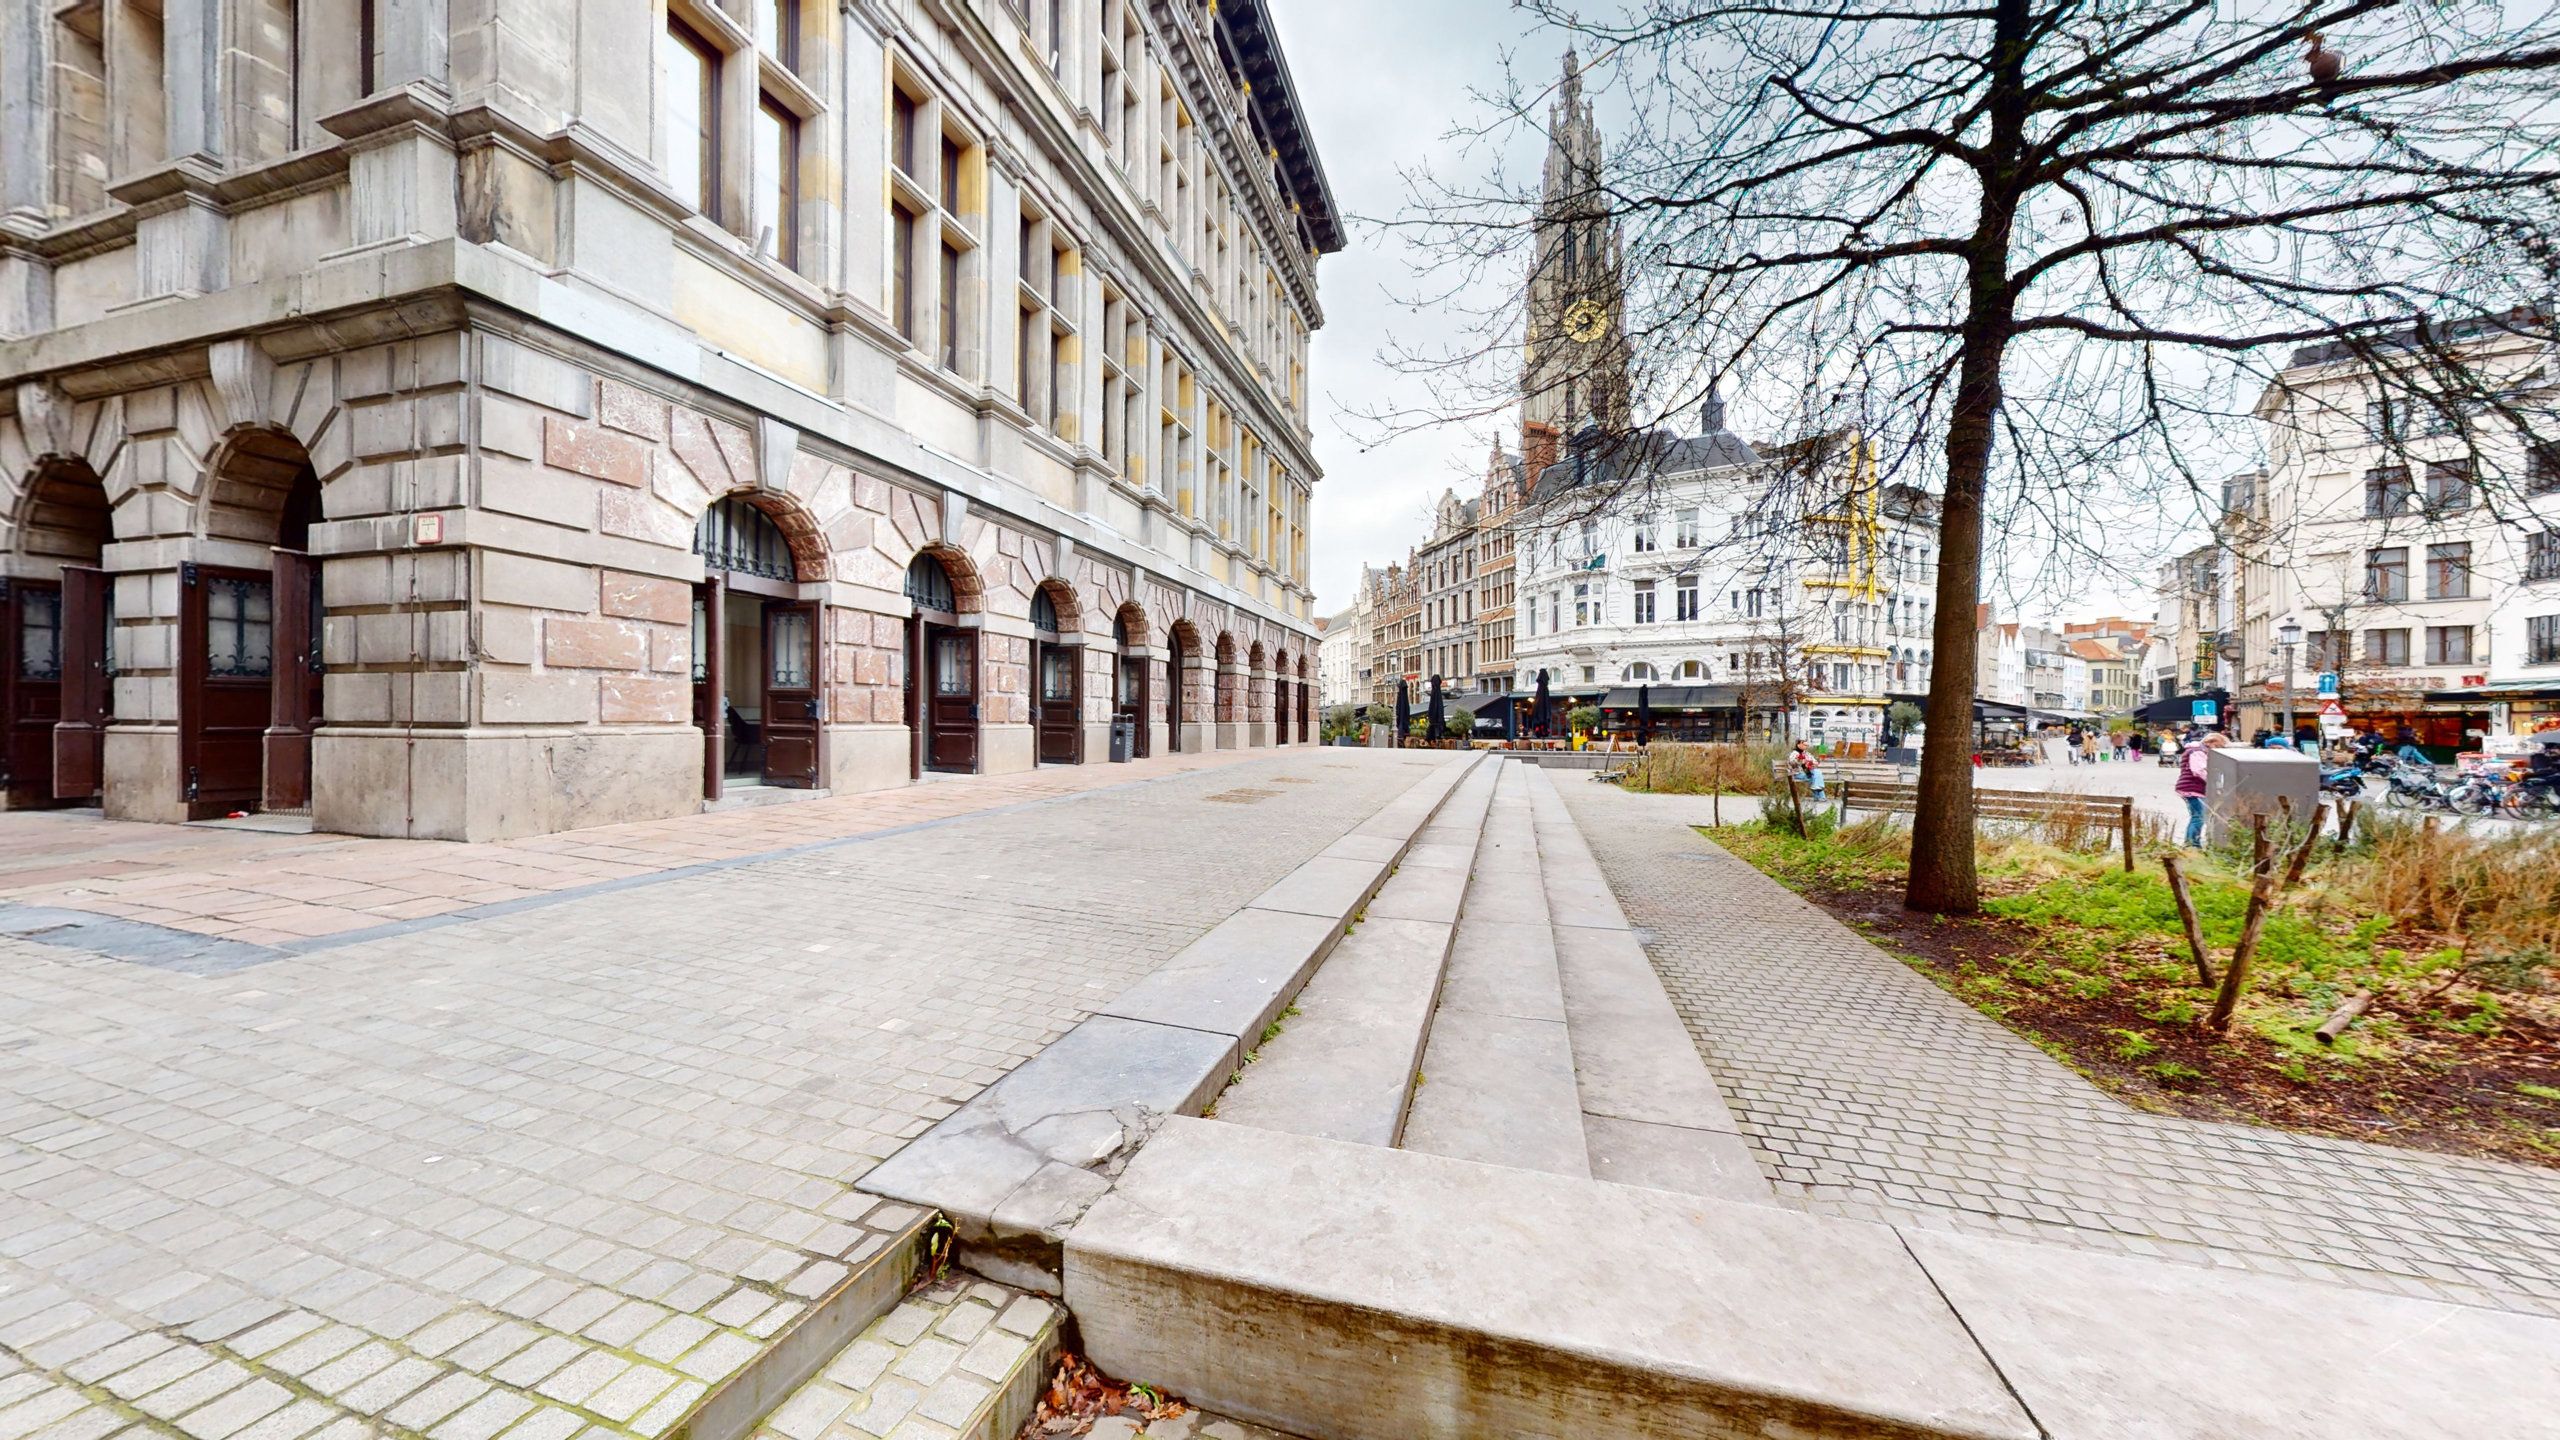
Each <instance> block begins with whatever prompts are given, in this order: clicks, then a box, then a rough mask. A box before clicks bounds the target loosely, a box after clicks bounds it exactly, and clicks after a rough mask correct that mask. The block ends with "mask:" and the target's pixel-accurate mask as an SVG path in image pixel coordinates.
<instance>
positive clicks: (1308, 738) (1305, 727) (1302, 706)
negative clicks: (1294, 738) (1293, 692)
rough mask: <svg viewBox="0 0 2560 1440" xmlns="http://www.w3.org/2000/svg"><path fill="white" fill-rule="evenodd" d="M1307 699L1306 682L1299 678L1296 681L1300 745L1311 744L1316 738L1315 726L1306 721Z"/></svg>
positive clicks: (1307, 717) (1307, 716)
mask: <svg viewBox="0 0 2560 1440" xmlns="http://www.w3.org/2000/svg"><path fill="white" fill-rule="evenodd" d="M1308 699H1309V696H1308V694H1307V682H1306V681H1304V680H1301V681H1299V682H1298V743H1299V744H1301V745H1312V744H1314V743H1315V739H1316V735H1315V726H1313V725H1311V724H1309V723H1308V720H1309V718H1310V716H1309V714H1308V711H1309V708H1310V707H1309V705H1308Z"/></svg>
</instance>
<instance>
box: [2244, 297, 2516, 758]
mask: <svg viewBox="0 0 2560 1440" xmlns="http://www.w3.org/2000/svg"><path fill="white" fill-rule="evenodd" d="M2468 329H2469V333H2468V334H2467V335H2460V336H2458V338H2459V339H2460V340H2461V341H2462V342H2464V343H2467V345H2468V346H2469V349H2470V357H2469V361H2470V363H2471V364H2473V365H2475V366H2478V367H2480V368H2481V369H2482V370H2483V371H2485V372H2486V373H2488V374H2490V375H2492V376H2496V377H2499V380H2498V383H2499V384H2500V385H2501V386H2502V387H2503V394H2502V402H2503V403H2506V404H2510V405H2514V406H2517V407H2518V408H2520V409H2526V410H2535V411H2547V409H2548V407H2549V406H2550V405H2551V403H2552V399H2553V395H2554V383H2553V382H2554V379H2555V376H2554V370H2553V363H2552V361H2551V360H2550V359H2549V357H2547V356H2546V355H2545V354H2544V352H2543V347H2542V346H2541V345H2540V344H2539V342H2537V341H2535V340H2533V339H2531V338H2529V337H2527V336H2523V335H2519V334H2516V333H2514V332H2513V331H2512V330H2510V329H2508V328H2507V327H2506V326H2505V325H2504V324H2502V323H2501V322H2498V321H2495V320H2490V321H2482V322H2475V323H2474V324H2473V325H2472V326H2470V327H2468ZM2258 416H2259V420H2260V422H2261V424H2262V426H2263V429H2264V433H2265V436H2266V447H2267V456H2268V468H2267V472H2266V476H2265V478H2264V479H2263V481H2260V482H2259V483H2258V484H2257V485H2256V486H2254V487H2251V486H2246V485H2243V486H2239V487H2237V488H2235V490H2234V492H2233V493H2232V494H2231V495H2230V496H2228V497H2227V499H2226V505H2225V510H2226V516H2225V532H2226V534H2225V540H2226V543H2227V544H2228V545H2229V546H2230V547H2231V548H2232V549H2233V550H2234V551H2236V552H2238V554H2239V555H2240V557H2241V560H2242V565H2241V584H2240V590H2241V597H2242V598H2241V602H2240V607H2239V608H2240V611H2241V614H2240V617H2239V630H2240V634H2239V650H2240V655H2241V661H2240V664H2239V666H2238V667H2237V673H2236V674H2235V675H2234V677H2233V685H2232V688H2233V690H2234V693H2235V697H2236V698H2237V699H2238V702H2239V708H2240V709H2241V711H2242V714H2243V717H2244V723H2246V724H2249V725H2251V726H2256V725H2261V724H2271V723H2276V722H2277V718H2278V717H2279V715H2280V713H2281V704H2282V691H2283V682H2284V676H2285V658H2286V657H2285V655H2284V653H2283V651H2282V649H2281V648H2280V647H2279V645H2278V643H2277V641H2278V635H2279V631H2280V629H2281V627H2282V626H2283V625H2284V624H2285V623H2286V622H2287V621H2291V622H2292V623H2294V624H2297V625H2299V626H2301V628H2302V630H2303V632H2304V639H2303V642H2302V644H2301V645H2300V646H2299V647H2298V649H2297V650H2296V652H2295V654H2294V656H2293V660H2294V683H2295V686H2296V692H2295V703H2296V707H2297V710H2296V713H2297V717H2298V718H2299V716H2300V715H2301V714H2302V713H2304V712H2306V711H2307V710H2308V709H2309V708H2310V706H2311V704H2312V703H2313V702H2312V701H2311V699H2310V698H2309V697H2310V692H2311V691H2312V690H2313V688H2314V686H2315V685H2316V678H2315V677H2316V676H2317V675H2318V674H2319V673H2320V672H2322V671H2334V672H2336V673H2338V675H2339V676H2340V681H2341V689H2342V691H2343V692H2344V703H2345V708H2346V710H2347V711H2348V714H2349V718H2350V720H2351V721H2360V722H2363V723H2368V724H2371V725H2375V726H2379V727H2396V726H2397V725H2399V724H2404V723H2405V724H2409V725H2411V726H2413V727H2414V728H2415V729H2416V730H2417V731H2418V732H2419V733H2420V736H2421V739H2422V740H2423V741H2424V743H2426V744H2428V745H2429V746H2431V747H2435V748H2438V749H2442V750H2447V751H2450V750H2453V749H2461V748H2469V747H2470V745H2471V744H2472V743H2475V742H2476V741H2477V740H2478V739H2479V738H2480V737H2481V736H2483V735H2484V734H2490V733H2502V732H2506V731H2509V730H2511V729H2531V728H2534V727H2535V725H2537V724H2538V723H2539V722H2540V721H2541V720H2542V719H2543V718H2544V717H2546V716H2551V717H2554V718H2560V455H2554V454H2553V453H2551V452H2549V451H2543V452H2540V453H2536V452H2534V451H2533V449H2532V447H2529V446H2528V445H2526V444H2525V443H2524V442H2523V440H2522V438H2521V437H2519V436H2517V435H2516V434H2514V433H2513V431H2512V429H2511V428H2509V427H2506V426H2504V425H2501V424H2499V423H2497V422H2496V421H2494V420H2491V421H2488V422H2486V423H2481V422H2478V421H2473V422H2471V423H2468V424H2465V425H2460V426H2457V425H2455V424H2452V423H2449V422H2448V421H2447V419H2446V418H2445V417H2444V416H2442V415H2440V414H2438V413H2436V412H2435V411H2434V410H2433V408H2432V407H2430V406H2428V405H2426V404H2424V403H2419V402H2413V401H2412V400H2411V399H2410V398H2409V397H2407V396H2406V395H2401V394H2394V395H2392V396H2390V397H2389V398H2387V399H2386V398H2385V396H2384V395H2383V393H2382V387H2380V386H2379V385H2377V383H2376V380H2375V377H2374V374H2373V372H2372V370H2371V369H2370V368H2368V366H2367V365H2366V364H2365V363H2364V362H2362V361H2359V360H2358V359H2356V358H2355V357H2354V356H2352V355H2350V354H2348V353H2347V352H2345V351H2344V350H2343V348H2342V347H2336V346H2322V347H2314V348H2312V349H2308V350H2305V351H2302V352H2299V353H2297V354H2296V355H2295V356H2294V357H2293V363H2292V364H2291V365H2290V366H2289V367H2288V368H2287V369H2286V370H2285V371H2284V372H2283V373H2282V374H2281V375H2279V376H2278V377H2277V379H2276V381H2275V383H2274V384H2273V385H2271V386H2270V387H2269V388H2268V390H2267V392H2266V394H2265V395H2264V396H2263V397H2262V398H2261V400H2260V402H2259V406H2258ZM2464 430H2468V431H2470V432H2471V433H2469V434H2464V433H2461V432H2462V431H2464ZM2536 691H2548V692H2549V694H2548V695H2543V694H2537V693H2534V692H2536Z"/></svg>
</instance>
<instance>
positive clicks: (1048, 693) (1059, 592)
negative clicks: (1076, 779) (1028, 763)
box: [1031, 580, 1084, 765]
mask: <svg viewBox="0 0 2560 1440" xmlns="http://www.w3.org/2000/svg"><path fill="white" fill-rule="evenodd" d="M1061 600H1063V601H1065V602H1066V613H1067V614H1068V615H1070V616H1072V615H1074V614H1075V613H1076V600H1075V595H1074V594H1073V592H1071V591H1069V590H1068V589H1067V587H1066V585H1065V584H1064V583H1063V582H1061V581H1056V580H1051V581H1048V582H1047V583H1045V584H1043V585H1042V586H1041V587H1040V588H1039V589H1037V590H1034V591H1032V592H1031V675H1032V690H1031V732H1032V746H1033V749H1032V760H1033V763H1035V764H1040V765H1079V764H1082V763H1083V762H1084V646H1083V644H1082V641H1083V639H1084V630H1083V627H1082V626H1081V625H1069V624H1066V623H1063V622H1062V621H1061V619H1060V612H1059V602H1060V601H1061ZM1070 640H1073V641H1075V642H1077V643H1074V644H1070V643H1068V642H1069V641H1070Z"/></svg>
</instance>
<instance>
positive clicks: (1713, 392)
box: [1706, 381, 1724, 435]
mask: <svg viewBox="0 0 2560 1440" xmlns="http://www.w3.org/2000/svg"><path fill="white" fill-rule="evenodd" d="M1706 422H1707V432H1706V433H1708V434H1710V435H1721V434H1723V433H1724V391H1723V390H1722V389H1720V388H1718V387H1717V385H1716V384H1715V382H1713V381H1709V382H1707V408H1706Z"/></svg>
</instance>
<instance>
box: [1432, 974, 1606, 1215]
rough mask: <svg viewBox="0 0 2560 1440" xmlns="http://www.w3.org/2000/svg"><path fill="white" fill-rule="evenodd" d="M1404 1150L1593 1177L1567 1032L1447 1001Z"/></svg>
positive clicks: (1435, 1020)
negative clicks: (1462, 1007) (1463, 1007)
mask: <svg viewBox="0 0 2560 1440" xmlns="http://www.w3.org/2000/svg"><path fill="white" fill-rule="evenodd" d="M1550 963H1552V962H1550ZM1398 1143H1399V1144H1401V1145H1403V1146H1404V1148H1405V1149H1407V1150H1421V1151H1427V1152H1429V1153H1431V1154H1433V1155H1448V1156H1453V1157H1455V1158H1457V1159H1461V1160H1481V1161H1483V1162H1485V1163H1486V1164H1489V1165H1509V1166H1513V1167H1515V1168H1518V1169H1521V1170H1542V1171H1545V1172H1546V1173H1548V1174H1551V1175H1581V1176H1588V1175H1589V1174H1590V1173H1591V1156H1590V1151H1589V1149H1588V1148H1587V1143H1588V1142H1587V1141H1586V1140H1585V1139H1584V1137H1583V1133H1582V1104H1581V1100H1580V1097H1579V1096H1578V1095H1577V1094H1576V1093H1575V1090H1574V1084H1573V1043H1572V1041H1571V1040H1569V1039H1568V1038H1567V1037H1566V1035H1565V1027H1564V1025H1563V1024H1562V1023H1561V1022H1559V1021H1554V1020H1525V1019H1520V1018H1517V1017H1515V1016H1509V1015H1490V1014H1485V1013H1483V1012H1480V1011H1474V1010H1461V1009H1455V1008H1452V1007H1451V1006H1450V1005H1449V1004H1448V1003H1447V1001H1446V999H1445V998H1444V999H1443V1001H1442V1004H1441V1006H1440V1009H1439V1012H1438V1013H1437V1014H1435V1015H1434V1016H1433V1017H1432V1019H1431V1039H1430V1043H1429V1044H1428V1045H1427V1046H1426V1047H1425V1048H1424V1050H1423V1052H1422V1078H1421V1080H1420V1082H1419V1083H1417V1084H1416V1085H1415V1086H1414V1091H1413V1104H1412V1105H1411V1107H1410V1108H1409V1110H1408V1111H1407V1113H1406V1115H1405V1122H1404V1136H1403V1138H1402V1140H1400V1141H1399V1142H1398Z"/></svg>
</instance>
